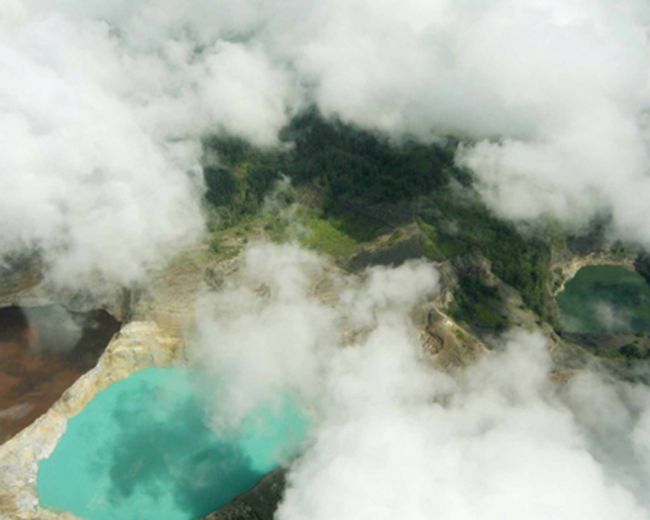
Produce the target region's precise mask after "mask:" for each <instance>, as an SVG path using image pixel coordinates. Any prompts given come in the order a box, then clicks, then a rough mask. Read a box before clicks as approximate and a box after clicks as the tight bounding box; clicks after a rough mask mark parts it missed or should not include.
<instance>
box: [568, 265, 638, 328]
mask: <svg viewBox="0 0 650 520" xmlns="http://www.w3.org/2000/svg"><path fill="white" fill-rule="evenodd" d="M557 303H558V307H559V309H560V320H561V323H562V327H563V328H564V330H566V331H568V332H577V333H586V332H593V333H619V334H629V333H638V332H643V333H650V285H648V284H647V283H646V281H645V280H644V278H643V277H642V276H641V275H639V274H638V273H636V272H634V271H630V270H628V269H626V268H624V267H622V266H616V265H596V266H589V267H584V268H582V269H580V271H578V272H577V273H576V275H575V276H574V277H573V278H572V279H571V280H569V281H568V282H567V283H566V286H565V288H564V290H563V291H562V292H561V293H560V294H559V295H558V296H557Z"/></svg>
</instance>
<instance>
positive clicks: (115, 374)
mask: <svg viewBox="0 0 650 520" xmlns="http://www.w3.org/2000/svg"><path fill="white" fill-rule="evenodd" d="M183 352H184V345H183V342H182V340H181V339H180V338H179V337H178V336H173V335H170V334H169V333H168V332H165V331H163V330H162V329H161V328H160V327H159V326H158V325H156V324H155V323H153V322H131V323H129V324H128V325H126V326H125V327H124V328H123V329H122V330H121V331H120V333H119V334H118V335H117V336H116V337H114V338H113V340H112V341H111V343H110V344H109V345H108V347H107V348H106V350H105V352H104V354H103V355H102V357H101V358H100V360H99V363H98V364H97V365H96V366H95V368H93V369H92V370H90V371H89V372H87V373H86V374H84V375H83V376H82V377H81V378H79V379H78V380H77V381H76V382H75V383H74V384H73V385H72V386H71V387H70V388H68V390H66V391H65V392H64V393H63V395H62V396H61V398H60V399H59V400H58V401H57V402H56V403H55V404H54V405H53V406H52V407H51V408H50V409H49V410H48V411H47V412H46V413H45V414H44V415H42V416H41V417H40V418H38V419H37V420H36V421H35V422H34V423H32V424H31V425H30V426H28V427H27V428H25V429H24V430H23V431H21V432H20V433H19V434H18V435H16V436H15V437H13V438H12V439H10V440H9V441H7V442H6V443H5V444H3V445H2V446H0V519H3V520H4V519H7V520H9V519H11V520H14V519H33V520H36V519H49V518H62V519H65V518H74V516H72V515H69V514H62V515H57V514H54V513H50V512H48V511H44V510H42V509H40V508H39V506H38V496H37V492H36V477H37V472H38V463H39V461H40V460H42V459H44V458H47V457H48V456H49V455H50V454H51V453H52V451H53V450H54V448H55V446H56V444H57V442H58V440H59V438H60V437H61V436H62V435H63V433H64V432H65V429H66V425H67V422H68V420H69V419H71V418H72V417H74V416H75V415H77V414H78V413H79V412H80V411H81V410H83V408H84V407H85V406H86V405H87V404H88V402H89V401H90V400H91V399H93V398H94V397H95V395H96V394H97V393H98V392H100V391H102V390H103V389H105V388H106V387H108V386H109V385H111V384H112V383H114V382H116V381H118V380H120V379H123V378H125V377H127V376H129V375H130V374H132V373H134V372H136V371H138V370H141V369H143V368H146V367H152V366H160V367H162V366H169V365H172V364H173V363H174V362H176V361H178V360H180V359H181V358H182V356H183ZM62 477H63V476H62Z"/></svg>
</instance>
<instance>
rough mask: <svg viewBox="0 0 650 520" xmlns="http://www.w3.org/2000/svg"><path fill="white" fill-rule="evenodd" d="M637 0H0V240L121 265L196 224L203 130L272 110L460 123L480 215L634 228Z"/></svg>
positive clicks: (373, 124)
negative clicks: (602, 218) (484, 208)
mask: <svg viewBox="0 0 650 520" xmlns="http://www.w3.org/2000/svg"><path fill="white" fill-rule="evenodd" d="M649 11H650V10H649V8H648V6H647V3H646V2H644V1H642V0H621V1H618V2H615V3H613V2H610V1H606V0H570V1H566V0H527V1H525V2H521V1H518V0H489V1H486V2H469V1H451V0H433V1H430V0H427V1H425V0H406V1H404V2H400V4H399V6H396V5H395V4H394V2H388V1H385V0H380V1H376V2H365V1H362V0H345V1H344V0H327V1H324V2H323V1H319V2H315V1H314V0H301V1H298V2H290V3H286V2H279V3H278V2H271V1H269V0H246V1H244V2H241V1H234V0H226V1H222V2H198V1H190V2H187V1H181V0H155V1H126V0H118V1H114V2H110V3H109V4H107V3H106V2H100V1H95V0H93V1H80V0H66V1H62V2H57V3H56V4H53V3H52V2H47V1H45V0H25V1H18V0H8V1H5V2H3V4H2V7H0V25H1V27H2V36H1V37H0V63H1V65H2V68H1V71H2V72H1V74H2V76H1V79H2V81H1V82H0V85H1V86H0V107H1V109H2V118H1V120H0V121H1V123H0V125H1V126H0V136H1V141H2V144H3V150H4V151H3V153H2V155H1V156H0V161H1V162H0V175H1V178H0V182H1V184H2V187H3V189H2V190H0V219H1V220H2V222H3V226H2V229H1V230H0V254H3V255H4V254H8V253H15V252H17V251H24V250H26V249H35V250H38V251H40V252H41V254H42V255H43V256H44V258H45V260H46V262H47V263H48V264H49V266H50V267H51V272H52V273H53V276H54V278H55V279H57V280H59V281H61V282H62V283H73V282H74V283H79V281H80V280H85V279H87V278H90V277H92V276H94V275H96V274H99V275H102V276H104V277H107V278H110V279H113V280H116V281H119V282H122V283H128V282H129V281H132V280H134V279H137V278H139V277H141V276H142V275H143V274H144V273H145V272H146V271H147V269H148V268H149V267H151V266H153V265H157V263H158V262H159V261H160V259H161V258H163V259H164V258H167V257H168V256H169V255H170V254H172V253H173V252H174V251H176V250H178V249H180V248H182V247H184V246H186V245H188V244H189V243H191V242H192V241H193V240H195V239H196V238H197V236H199V235H200V232H201V228H202V219H201V215H200V208H199V206H200V204H199V202H200V195H201V191H202V180H201V174H200V137H201V136H202V135H204V134H205V133H209V132H215V131H226V132H230V133H233V134H235V135H239V136H242V137H244V138H246V139H249V140H251V141H253V142H254V143H256V144H259V145H273V144H274V143H275V142H276V140H277V133H278V131H279V130H280V129H281V128H282V126H283V125H285V124H286V123H287V121H288V120H289V118H290V116H291V114H293V113H295V112H296V111H297V110H300V108H302V107H304V106H305V105H307V104H311V103H315V104H316V105H317V106H318V107H319V108H320V110H321V111H322V112H323V113H324V114H326V115H330V116H336V117H339V118H341V119H343V120H345V121H348V122H351V123H354V124H358V125H361V126H363V127H367V128H370V129H376V130H379V131H383V132H386V133H388V134H390V135H392V136H393V137H394V138H395V139H398V140H399V139H403V138H416V139H419V140H423V141H431V140H435V139H437V138H439V137H440V136H442V135H446V134H455V135H458V136H460V137H462V138H465V139H466V140H467V143H468V144H466V145H465V146H464V147H462V148H461V149H459V151H458V155H457V160H458V162H459V163H460V164H462V165H465V166H468V167H470V168H471V169H473V170H474V171H475V172H476V174H477V176H478V179H479V183H478V188H479V191H480V192H481V193H482V195H483V196H484V198H485V200H486V201H487V202H488V204H489V205H490V206H491V207H492V208H493V209H494V210H495V211H496V212H498V213H499V214H501V215H503V216H505V217H508V218H513V219H528V220H529V219H536V218H539V217H548V216H550V217H553V218H556V219H559V220H560V221H562V222H564V223H565V224H567V225H568V226H570V227H579V226H581V225H583V224H585V223H586V222H588V221H589V220H590V219H591V218H593V217H594V216H595V215H603V214H606V215H609V216H611V223H612V224H611V227H612V231H613V233H614V234H615V236H617V237H619V238H624V239H629V240H633V241H638V242H640V243H642V244H644V245H646V246H648V245H650V228H648V226H647V225H646V223H647V209H646V208H647V204H646V201H647V200H648V199H649V198H650V178H649V176H648V171H649V170H648V167H649V165H650V161H649V157H648V132H647V115H646V114H647V107H648V102H649V97H650V91H649V88H648V78H649V77H650V76H649V74H648V73H649V72H650V58H649V56H650V53H649V52H648V51H649V45H648V37H647V34H648V21H649V20H650V12H649Z"/></svg>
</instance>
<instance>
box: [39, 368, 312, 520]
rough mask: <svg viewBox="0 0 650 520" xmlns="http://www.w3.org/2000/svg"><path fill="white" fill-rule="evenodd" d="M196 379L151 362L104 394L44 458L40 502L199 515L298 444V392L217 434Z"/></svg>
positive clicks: (109, 516) (172, 519)
mask: <svg viewBox="0 0 650 520" xmlns="http://www.w3.org/2000/svg"><path fill="white" fill-rule="evenodd" d="M195 381H196V375H195V374H193V373H192V372H191V371H190V370H188V369H178V368H149V369H145V370H142V371H140V372H137V373H135V374H133V375H131V376H130V377H128V378H126V379H124V380H122V381H119V382H117V383H115V384H113V385H111V386H110V387H108V388H107V389H105V390H104V391H102V392H100V393H99V394H97V396H96V397H95V398H94V399H93V400H92V401H91V402H90V403H89V404H88V406H86V408H85V409H84V410H83V411H82V412H81V413H80V414H79V415H77V416H76V417H74V418H73V419H71V420H70V421H69V423H68V427H67V430H66V432H65V434H64V435H63V437H62V438H61V440H60V441H59V443H58V445H57V447H56V449H55V450H54V452H53V453H52V455H51V456H50V457H49V458H48V459H45V460H43V461H41V463H40V466H39V472H38V482H37V486H38V494H39V500H40V503H41V506H42V507H44V508H47V509H50V510H54V511H68V512H71V513H74V514H76V515H77V516H79V517H81V518H84V519H88V520H116V519H120V520H131V519H133V520H137V519H142V520H147V519H159V520H193V519H196V518H200V517H202V516H203V515H205V514H207V513H209V512H212V511H214V510H216V509H218V508H219V507H221V506H223V505H225V504H226V503H228V502H229V501H230V500H232V499H233V498H234V497H236V496H237V495H239V494H240V493H242V492H244V491H246V490H247V489H249V488H251V487H252V486H253V485H255V483H256V482H257V481H258V480H259V479H260V478H261V477H262V476H263V475H264V474H266V473H267V472H269V471H270V470H272V469H274V468H275V467H276V466H277V465H278V464H279V463H280V462H282V461H284V460H286V459H287V457H290V456H292V455H295V454H296V453H297V451H298V450H299V448H300V445H301V442H302V440H303V438H304V436H305V434H306V432H307V428H308V421H307V420H306V418H305V416H304V415H303V414H301V412H300V411H299V409H298V407H297V405H296V404H295V403H294V402H293V400H291V399H289V398H284V399H278V400H276V402H274V404H266V405H260V406H258V407H257V409H255V410H254V412H253V413H251V414H250V415H249V416H248V417H247V418H246V419H245V420H244V421H243V423H242V424H241V426H240V427H239V428H238V429H237V431H236V432H232V433H230V434H228V435H221V436H218V435H216V434H215V433H214V432H213V431H212V430H211V429H210V428H209V427H208V426H207V425H206V423H207V418H206V415H205V411H204V410H205V406H204V403H203V402H202V401H201V398H200V397H199V394H200V392H197V384H196V382H195Z"/></svg>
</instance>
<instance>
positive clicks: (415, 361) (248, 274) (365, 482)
mask: <svg viewBox="0 0 650 520" xmlns="http://www.w3.org/2000/svg"><path fill="white" fill-rule="evenodd" d="M437 284H438V274H437V272H436V270H435V268H434V267H433V266H432V265H430V264H427V263H424V262H409V263H406V264H403V265H402V266H400V267H397V268H385V267H375V268H371V269H369V270H367V271H366V272H364V273H362V274H361V275H359V276H357V275H351V274H343V273H342V272H341V271H340V270H337V269H336V268H334V266H333V265H332V264H331V263H330V261H329V260H327V259H326V258H323V257H319V256H317V255H316V254H314V253H311V252H307V251H304V250H302V249H300V248H299V247H298V246H295V245H284V246H278V245H269V244H256V245H252V246H249V248H248V249H247V250H246V252H245V256H244V262H243V264H242V267H241V269H240V270H239V271H238V273H237V274H236V275H234V276H233V277H232V279H231V281H230V282H227V285H225V286H224V287H223V288H222V289H221V290H220V291H218V292H217V293H212V294H206V295H205V296H204V299H203V307H202V308H203V312H202V313H200V314H199V318H198V325H197V327H198V328H197V330H198V332H197V336H196V338H195V342H194V347H193V350H192V356H191V359H192V361H193V363H194V364H195V365H197V366H200V367H202V368H203V369H204V370H207V373H208V374H209V377H210V378H211V379H210V380H211V381H213V382H214V384H213V388H214V396H215V399H214V402H215V403H218V404H216V405H215V407H214V409H212V410H211V412H212V415H211V417H212V418H213V420H212V425H213V427H214V428H217V429H220V428H228V427H232V426H233V425H236V424H238V422H239V421H241V420H242V419H243V418H244V417H245V416H246V414H247V413H248V412H249V411H250V410H252V409H254V408H255V406H256V405H257V404H259V403H272V402H273V400H274V399H279V398H282V397H284V396H285V395H287V393H289V394H290V395H293V396H295V397H296V398H297V400H298V402H299V403H300V404H301V406H302V407H303V410H304V412H305V413H306V414H307V415H308V416H309V417H311V422H312V431H311V434H310V437H309V439H308V440H307V442H306V443H305V445H304V446H303V447H302V450H303V451H302V455H301V456H299V457H298V458H297V459H295V460H293V461H287V463H290V470H289V476H288V482H289V484H288V488H287V490H286V492H285V496H284V499H283V502H282V503H281V504H280V507H279V509H278V511H277V513H276V518H278V519H279V520H294V519H304V518H310V519H321V518H322V519H331V518H341V519H355V520H358V519H363V518H368V519H370V518H373V519H377V518H395V517H399V518H412V519H418V518H454V519H463V518H467V519H473V518H504V517H516V518H526V519H536V518H540V519H541V518H566V519H574V518H594V519H613V518H626V519H628V518H629V519H643V518H648V517H649V515H650V502H649V501H648V486H649V485H650V439H649V438H648V436H647V426H648V420H650V391H649V390H648V388H647V387H646V386H643V385H635V384H630V383H623V382H620V381H617V380H615V379H611V378H609V377H608V376H606V375H598V374H597V373H595V372H591V371H587V370H585V371H577V372H574V373H570V374H569V375H568V376H567V377H565V376H562V377H558V376H557V374H555V367H554V366H553V363H552V361H551V357H550V354H549V351H548V344H547V338H546V337H545V336H544V335H543V334H542V333H541V331H523V330H513V331H510V332H509V333H507V334H506V335H505V336H504V337H503V338H502V340H501V342H500V343H501V345H502V347H501V348H499V349H498V350H496V351H493V352H489V353H487V354H485V355H483V356H481V357H480V359H479V360H478V361H477V362H476V363H475V364H473V365H470V366H468V367H465V368H459V369H456V370H452V371H451V372H447V371H444V372H443V371H442V370H441V369H440V368H438V367H437V366H436V364H435V359H434V358H432V356H431V354H426V353H425V352H424V351H423V350H422V346H421V344H422V343H421V336H420V331H419V330H418V328H417V326H416V324H415V322H414V321H413V318H414V316H416V315H417V314H418V312H422V309H424V308H426V302H427V301H428V300H430V299H431V298H432V296H433V295H434V294H435V292H436V290H437ZM423 305H424V306H425V307H423Z"/></svg>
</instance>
